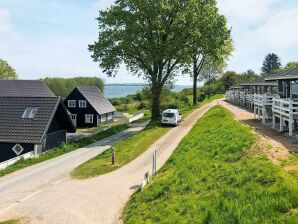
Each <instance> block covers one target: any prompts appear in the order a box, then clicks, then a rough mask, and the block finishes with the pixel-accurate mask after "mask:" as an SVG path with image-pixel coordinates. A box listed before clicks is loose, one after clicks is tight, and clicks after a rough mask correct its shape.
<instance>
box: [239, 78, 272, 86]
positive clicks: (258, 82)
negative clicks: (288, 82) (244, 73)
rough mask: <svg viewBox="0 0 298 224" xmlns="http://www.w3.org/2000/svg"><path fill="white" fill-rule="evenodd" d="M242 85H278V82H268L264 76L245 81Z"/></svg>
mask: <svg viewBox="0 0 298 224" xmlns="http://www.w3.org/2000/svg"><path fill="white" fill-rule="evenodd" d="M240 85H241V86H277V82H274V81H273V82H266V81H265V79H264V78H260V79H253V80H248V81H245V82H244V83H241V84H240Z"/></svg>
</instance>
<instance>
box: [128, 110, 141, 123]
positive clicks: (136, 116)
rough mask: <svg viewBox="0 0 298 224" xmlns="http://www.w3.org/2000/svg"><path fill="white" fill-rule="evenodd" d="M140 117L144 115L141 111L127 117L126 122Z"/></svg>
mask: <svg viewBox="0 0 298 224" xmlns="http://www.w3.org/2000/svg"><path fill="white" fill-rule="evenodd" d="M142 117H144V113H141V112H138V113H134V114H133V116H132V117H129V118H127V123H131V122H134V121H137V120H139V119H141V118H142Z"/></svg>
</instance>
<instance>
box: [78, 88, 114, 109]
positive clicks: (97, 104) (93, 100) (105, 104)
mask: <svg viewBox="0 0 298 224" xmlns="http://www.w3.org/2000/svg"><path fill="white" fill-rule="evenodd" d="M77 89H78V90H79V91H80V93H81V94H82V95H83V96H84V97H85V98H86V100H87V101H88V102H89V103H90V104H91V106H92V107H93V108H94V109H95V110H96V112H97V113H98V114H106V113H109V112H114V111H116V109H115V107H114V106H113V105H112V104H111V103H110V101H109V100H108V99H107V98H106V97H105V96H104V95H103V94H102V92H101V91H100V90H99V89H98V88H97V87H96V86H86V87H77Z"/></svg>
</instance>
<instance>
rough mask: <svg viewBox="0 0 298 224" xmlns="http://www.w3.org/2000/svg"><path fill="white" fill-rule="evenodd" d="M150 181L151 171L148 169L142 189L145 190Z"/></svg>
mask: <svg viewBox="0 0 298 224" xmlns="http://www.w3.org/2000/svg"><path fill="white" fill-rule="evenodd" d="M148 183H149V172H148V171H147V172H146V173H145V175H144V179H143V182H142V186H141V191H143V190H144V188H145V186H146V185H147V184H148Z"/></svg>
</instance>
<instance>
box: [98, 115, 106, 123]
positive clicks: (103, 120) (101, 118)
mask: <svg viewBox="0 0 298 224" xmlns="http://www.w3.org/2000/svg"><path fill="white" fill-rule="evenodd" d="M103 117H104V119H103ZM106 120H107V115H106V114H101V115H100V121H101V122H105V121H106Z"/></svg>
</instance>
